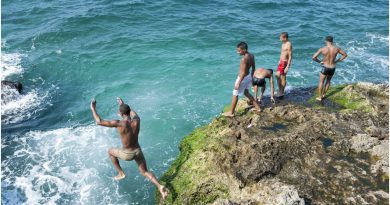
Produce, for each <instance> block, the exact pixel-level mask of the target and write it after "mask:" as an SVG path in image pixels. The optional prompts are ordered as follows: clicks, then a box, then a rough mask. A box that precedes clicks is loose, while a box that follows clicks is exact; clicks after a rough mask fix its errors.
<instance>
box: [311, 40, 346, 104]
mask: <svg viewBox="0 0 390 205" xmlns="http://www.w3.org/2000/svg"><path fill="white" fill-rule="evenodd" d="M325 44H326V46H324V47H322V48H320V49H318V51H317V52H316V53H315V54H314V55H313V60H314V61H316V62H318V63H321V65H322V70H321V72H320V81H319V83H318V97H317V98H316V100H318V101H322V99H324V98H325V95H326V92H327V91H328V89H329V87H330V80H331V79H332V77H333V74H334V72H335V70H336V63H338V62H341V61H343V60H344V59H345V58H346V57H347V53H345V51H343V50H342V49H341V48H339V47H337V46H335V45H333V37H332V36H327V37H326V38H325ZM339 53H340V54H341V55H342V56H341V57H340V58H339V59H337V60H336V57H337V54H339ZM320 54H322V56H323V59H322V61H321V60H319V59H318V58H317V57H318V56H319V55H320ZM325 79H326V84H325V88H324V87H323V85H324V81H325Z"/></svg>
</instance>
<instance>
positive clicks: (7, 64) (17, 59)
mask: <svg viewBox="0 0 390 205" xmlns="http://www.w3.org/2000/svg"><path fill="white" fill-rule="evenodd" d="M22 57H23V55H22V54H20V53H4V52H2V53H1V80H5V78H6V77H8V76H11V75H14V74H19V73H22V72H23V68H22V65H21V61H22Z"/></svg>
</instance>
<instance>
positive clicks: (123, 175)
mask: <svg viewBox="0 0 390 205" xmlns="http://www.w3.org/2000/svg"><path fill="white" fill-rule="evenodd" d="M125 177H126V175H125V174H118V176H115V177H112V178H113V179H115V180H118V181H119V180H121V179H124V178H125Z"/></svg>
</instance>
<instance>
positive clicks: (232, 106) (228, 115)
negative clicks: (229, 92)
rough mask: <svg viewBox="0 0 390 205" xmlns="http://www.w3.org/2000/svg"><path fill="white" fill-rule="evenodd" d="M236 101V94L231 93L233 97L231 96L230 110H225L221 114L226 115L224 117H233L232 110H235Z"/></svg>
mask: <svg viewBox="0 0 390 205" xmlns="http://www.w3.org/2000/svg"><path fill="white" fill-rule="evenodd" d="M237 101H238V96H236V95H233V97H232V104H231V106H230V111H229V112H225V113H223V114H222V115H223V116H226V117H233V116H234V111H235V110H236V106H237Z"/></svg>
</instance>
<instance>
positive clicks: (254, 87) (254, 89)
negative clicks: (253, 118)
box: [253, 85, 259, 100]
mask: <svg viewBox="0 0 390 205" xmlns="http://www.w3.org/2000/svg"><path fill="white" fill-rule="evenodd" d="M258 91H259V87H258V86H257V85H255V86H253V92H254V93H255V99H256V100H258V99H257V92H258Z"/></svg>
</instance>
